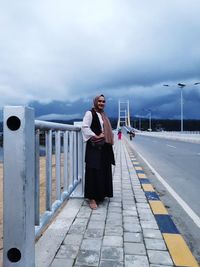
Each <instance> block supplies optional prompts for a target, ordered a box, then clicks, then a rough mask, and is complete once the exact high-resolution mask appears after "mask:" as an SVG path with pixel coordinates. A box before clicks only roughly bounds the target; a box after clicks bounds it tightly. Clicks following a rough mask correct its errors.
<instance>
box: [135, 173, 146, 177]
mask: <svg viewBox="0 0 200 267" xmlns="http://www.w3.org/2000/svg"><path fill="white" fill-rule="evenodd" d="M137 175H138V177H139V178H147V177H146V174H145V173H137Z"/></svg>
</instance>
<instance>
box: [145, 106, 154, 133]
mask: <svg viewBox="0 0 200 267" xmlns="http://www.w3.org/2000/svg"><path fill="white" fill-rule="evenodd" d="M144 111H148V112H149V113H148V115H149V131H150V132H151V130H152V129H151V109H144Z"/></svg>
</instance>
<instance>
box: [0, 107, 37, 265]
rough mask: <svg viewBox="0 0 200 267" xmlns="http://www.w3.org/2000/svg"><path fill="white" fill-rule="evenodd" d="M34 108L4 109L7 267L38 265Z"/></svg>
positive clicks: (4, 257) (4, 255) (4, 253)
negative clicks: (35, 222)
mask: <svg viewBox="0 0 200 267" xmlns="http://www.w3.org/2000/svg"><path fill="white" fill-rule="evenodd" d="M34 138H35V125H34V111H33V109H30V108H28V107H9V106H7V107H5V108H4V201H3V203H4V230H3V232H4V240H3V243H4V245H3V246H4V252H3V266H4V267H10V266H15V267H34V266H35V228H34V161H35V157H34V155H35V142H34Z"/></svg>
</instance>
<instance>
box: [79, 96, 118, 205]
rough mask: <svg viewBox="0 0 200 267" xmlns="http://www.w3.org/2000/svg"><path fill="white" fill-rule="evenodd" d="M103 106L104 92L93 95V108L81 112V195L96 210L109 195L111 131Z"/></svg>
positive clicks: (110, 181)
mask: <svg viewBox="0 0 200 267" xmlns="http://www.w3.org/2000/svg"><path fill="white" fill-rule="evenodd" d="M104 107H105V97H104V95H100V96H96V97H95V98H94V101H93V108H92V109H91V110H89V111H87V112H86V113H85V116H84V118H83V125H82V134H83V139H84V141H85V142H87V143H86V152H85V162H86V166H85V190H84V195H85V198H87V199H89V206H90V208H91V209H96V208H97V205H98V203H99V202H101V201H103V200H104V198H105V197H113V183H112V168H111V165H112V164H113V165H114V164H115V159H114V153H113V147H112V146H113V133H112V127H111V124H110V121H109V119H108V117H107V116H106V114H105V112H104Z"/></svg>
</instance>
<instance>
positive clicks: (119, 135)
mask: <svg viewBox="0 0 200 267" xmlns="http://www.w3.org/2000/svg"><path fill="white" fill-rule="evenodd" d="M117 135H118V140H121V139H122V131H121V129H119V130H118V133H117Z"/></svg>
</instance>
